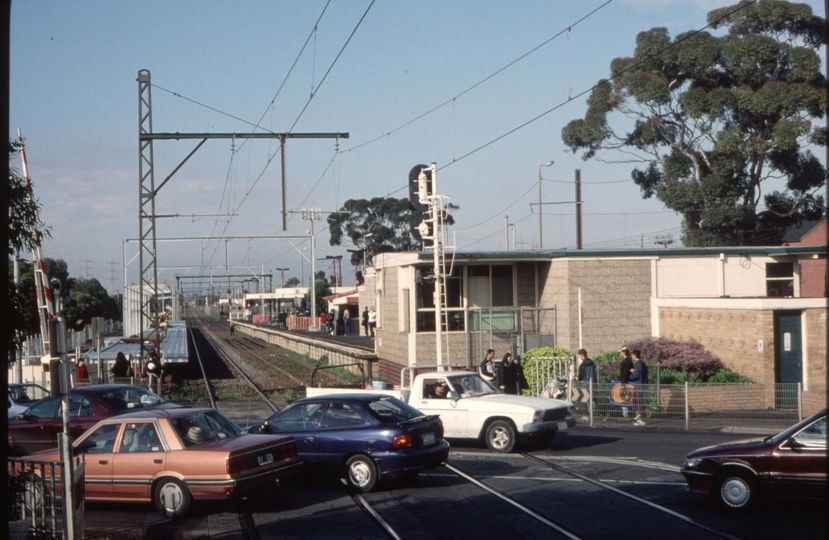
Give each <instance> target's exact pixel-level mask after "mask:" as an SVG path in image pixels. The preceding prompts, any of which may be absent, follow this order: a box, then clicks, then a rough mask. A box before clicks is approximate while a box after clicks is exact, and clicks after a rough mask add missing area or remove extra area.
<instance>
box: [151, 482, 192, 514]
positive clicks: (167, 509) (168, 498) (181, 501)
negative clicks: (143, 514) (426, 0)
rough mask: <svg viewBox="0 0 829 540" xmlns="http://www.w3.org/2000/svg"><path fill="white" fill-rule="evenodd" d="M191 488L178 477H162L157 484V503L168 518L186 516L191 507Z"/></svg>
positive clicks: (160, 510) (159, 509)
mask: <svg viewBox="0 0 829 540" xmlns="http://www.w3.org/2000/svg"><path fill="white" fill-rule="evenodd" d="M190 499H191V497H190V490H188V489H187V486H186V485H184V482H182V481H181V480H179V479H178V478H162V479H161V480H160V481H159V482H158V484H156V486H155V505H156V507H157V508H158V511H159V512H161V515H163V516H164V517H168V518H178V517H182V516H184V514H186V513H187V510H189V509H190Z"/></svg>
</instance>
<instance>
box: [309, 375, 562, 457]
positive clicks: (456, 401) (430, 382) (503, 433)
mask: <svg viewBox="0 0 829 540" xmlns="http://www.w3.org/2000/svg"><path fill="white" fill-rule="evenodd" d="M409 369H411V368H405V369H404V370H403V372H404V373H403V376H402V377H401V381H405V380H406V375H407V373H406V371H407V370H409ZM418 369H422V368H418ZM439 385H445V386H446V391H445V397H436V395H435V392H434V389H435V387H436V386H439ZM401 386H403V385H401ZM352 392H354V393H373V394H385V395H391V396H394V397H397V398H399V399H401V400H403V401H405V402H407V403H408V404H409V405H411V406H412V407H414V408H416V409H418V410H419V411H421V412H423V413H425V414H439V415H440V419H441V420H442V421H443V429H444V436H445V437H447V438H457V439H478V440H480V439H483V440H484V441H485V442H486V445H487V446H488V447H489V449H490V450H492V451H493V452H499V453H506V452H510V451H512V449H513V448H514V447H515V442H516V439H517V438H518V437H531V438H533V439H535V440H538V441H540V442H542V443H544V444H549V442H550V441H552V440H553V438H554V437H555V434H556V432H557V431H558V430H560V429H567V428H568V427H572V426H574V425H575V424H576V418H575V415H574V414H575V410H574V407H573V404H572V403H570V402H567V401H561V400H558V399H546V398H535V397H527V396H515V395H510V394H502V393H500V392H499V391H498V390H497V389H495V387H493V386H492V385H491V384H489V383H488V382H487V381H485V380H484V379H483V378H481V376H480V375H479V374H477V373H474V372H471V371H436V372H431V373H421V374H420V375H418V376H416V377H415V379H414V381H413V383H412V384H411V385H410V387H408V388H404V389H403V390H356V389H348V390H345V389H342V388H313V387H309V388H307V389H306V395H307V396H308V397H312V396H319V395H324V394H335V393H336V394H342V393H352Z"/></svg>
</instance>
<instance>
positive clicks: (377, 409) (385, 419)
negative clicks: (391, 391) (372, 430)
mask: <svg viewBox="0 0 829 540" xmlns="http://www.w3.org/2000/svg"><path fill="white" fill-rule="evenodd" d="M366 409H367V410H368V412H369V413H370V414H371V416H373V417H374V418H375V419H377V420H378V421H379V422H382V423H384V424H396V423H398V422H405V421H406V420H411V419H412V418H418V417H420V416H423V413H422V412H420V411H418V410H417V409H415V408H414V407H412V406H411V405H408V404H406V403H403V402H402V401H400V400H399V399H397V398H395V397H381V398H377V399H375V400H372V401H369V402H368V403H366Z"/></svg>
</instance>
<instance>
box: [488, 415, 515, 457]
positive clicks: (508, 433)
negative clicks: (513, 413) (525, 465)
mask: <svg viewBox="0 0 829 540" xmlns="http://www.w3.org/2000/svg"><path fill="white" fill-rule="evenodd" d="M486 445H487V447H489V449H490V450H492V451H493V452H498V453H499V454H506V453H508V452H512V449H513V447H515V429H513V427H512V426H511V425H510V424H509V422H504V421H503V420H498V421H495V422H493V423H491V424H490V425H489V427H487V428H486Z"/></svg>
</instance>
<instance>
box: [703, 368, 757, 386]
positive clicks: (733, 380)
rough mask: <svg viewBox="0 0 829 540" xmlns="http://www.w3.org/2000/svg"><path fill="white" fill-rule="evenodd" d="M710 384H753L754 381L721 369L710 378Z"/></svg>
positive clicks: (734, 372)
mask: <svg viewBox="0 0 829 540" xmlns="http://www.w3.org/2000/svg"><path fill="white" fill-rule="evenodd" d="M708 382H709V383H725V384H752V383H753V382H754V381H752V380H751V379H749V378H748V377H746V376H745V375H743V374H741V373H737V372H736V371H731V370H730V369H724V368H723V369H721V370H719V371H718V372H716V373H714V374H713V375H711V376H710V377H709V378H708Z"/></svg>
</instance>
